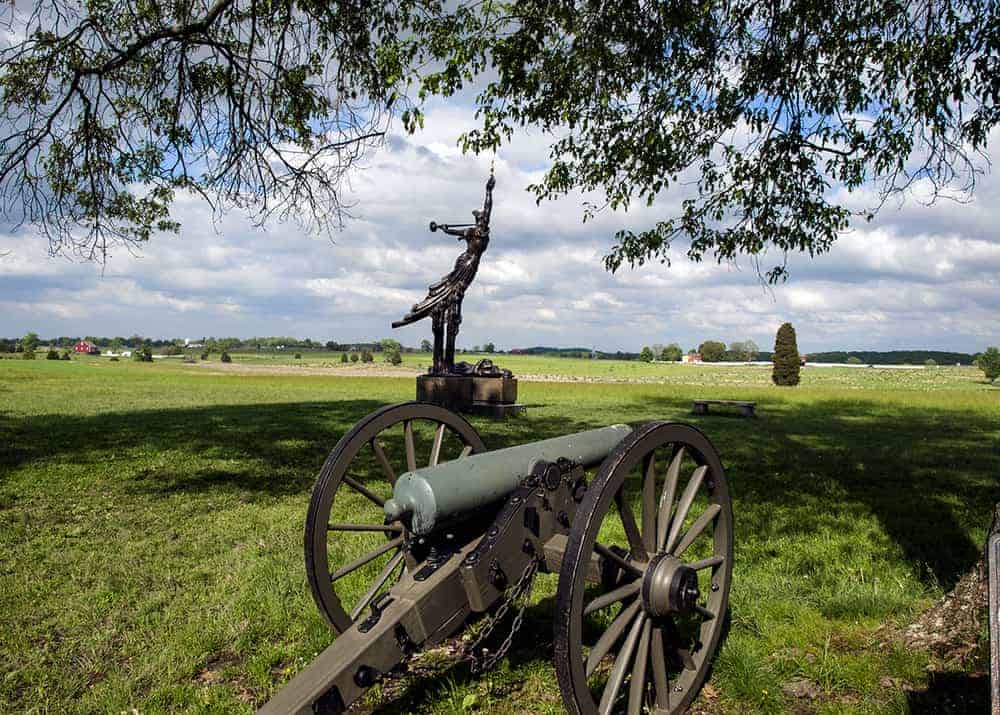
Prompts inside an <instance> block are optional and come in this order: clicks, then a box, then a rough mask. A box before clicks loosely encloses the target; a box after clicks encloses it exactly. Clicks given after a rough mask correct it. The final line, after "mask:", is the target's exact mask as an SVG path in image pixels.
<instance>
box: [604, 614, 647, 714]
mask: <svg viewBox="0 0 1000 715" xmlns="http://www.w3.org/2000/svg"><path fill="white" fill-rule="evenodd" d="M645 625H646V614H645V613H640V614H639V617H638V618H636V619H635V623H633V624H632V630H630V631H629V633H628V638H626V639H625V644H624V645H623V646H622V649H621V650H620V651H619V652H618V656H617V657H616V658H615V664H614V665H613V666H612V667H611V675H609V676H608V683H607V685H605V686H604V693H603V694H602V695H601V704H600V705H598V706H597V712H598V713H600V714H601V715H610V713H611V710H612V709H613V708H614V705H615V700H616V699H617V698H618V691H619V690H621V687H622V683H623V682H624V681H625V674H626V673H627V672H628V666H629V663H630V662H631V660H632V655H633V653H635V647H636V645H637V644H638V642H639V637H640V635H641V634H642V631H643V628H644V626H645Z"/></svg>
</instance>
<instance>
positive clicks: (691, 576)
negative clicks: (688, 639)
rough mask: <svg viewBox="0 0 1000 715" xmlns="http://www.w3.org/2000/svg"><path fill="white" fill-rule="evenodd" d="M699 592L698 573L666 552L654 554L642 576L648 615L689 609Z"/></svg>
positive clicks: (643, 597) (645, 607) (643, 603)
mask: <svg viewBox="0 0 1000 715" xmlns="http://www.w3.org/2000/svg"><path fill="white" fill-rule="evenodd" d="M700 596H701V592H700V591H699V590H698V573H697V572H696V571H695V570H694V569H692V568H690V567H689V566H686V565H685V564H684V562H683V561H681V560H680V559H677V558H675V557H673V556H670V555H669V554H660V555H658V556H654V557H653V560H652V561H650V563H649V567H648V568H647V569H646V573H645V574H644V575H643V578H642V607H643V609H644V610H645V611H646V613H648V614H649V615H650V616H653V617H654V618H660V617H663V616H666V615H668V614H671V613H687V612H689V611H691V610H692V609H693V608H694V606H695V604H696V603H697V602H698V598H699V597H700Z"/></svg>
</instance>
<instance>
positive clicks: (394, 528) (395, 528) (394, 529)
mask: <svg viewBox="0 0 1000 715" xmlns="http://www.w3.org/2000/svg"><path fill="white" fill-rule="evenodd" d="M326 529H327V531H384V532H386V533H390V534H400V533H402V532H403V527H402V526H400V525H399V524H345V523H343V522H335V523H333V524H327V525H326Z"/></svg>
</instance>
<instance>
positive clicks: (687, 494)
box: [663, 466, 708, 553]
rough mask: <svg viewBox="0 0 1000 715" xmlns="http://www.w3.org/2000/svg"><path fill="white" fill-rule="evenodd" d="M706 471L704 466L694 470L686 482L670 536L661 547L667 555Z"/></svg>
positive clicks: (671, 526)
mask: <svg viewBox="0 0 1000 715" xmlns="http://www.w3.org/2000/svg"><path fill="white" fill-rule="evenodd" d="M707 471H708V467H705V466H701V467H698V468H697V469H696V470H694V472H693V473H692V474H691V481H690V482H688V484H687V486H686V487H685V488H684V493H683V494H681V499H680V501H679V502H677V512H676V513H675V514H674V518H673V521H672V522H671V524H670V535H669V536H667V541H666V543H665V544H664V545H663V550H664V551H666V552H667V553H670V551H671V549H673V547H674V544H675V543H676V542H677V537H678V536H680V533H681V529H682V528H683V527H684V520H685V519H686V518H687V515H688V511H690V510H691V505H692V504H693V503H694V498H695V497H696V496H698V489H699V488H700V487H701V480H702V479H704V477H705V473H706V472H707Z"/></svg>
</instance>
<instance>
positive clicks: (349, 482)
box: [344, 474, 385, 507]
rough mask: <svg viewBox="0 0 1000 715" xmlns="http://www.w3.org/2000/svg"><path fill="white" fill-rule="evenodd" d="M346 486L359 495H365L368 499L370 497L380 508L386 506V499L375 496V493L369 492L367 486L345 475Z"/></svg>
mask: <svg viewBox="0 0 1000 715" xmlns="http://www.w3.org/2000/svg"><path fill="white" fill-rule="evenodd" d="M344 484H347V485H348V486H349V487H351V489H353V490H354V491H356V492H358V493H359V494H364V495H365V496H366V497H368V498H369V499H371V500H372V501H373V502H375V503H376V504H378V505H379V506H380V507H384V506H385V499H383V498H382V497H380V496H378V495H377V494H374V493H373V492H371V491H369V490H368V488H367V487H366V486H364V485H363V484H361V483H359V482H358V481H357V480H355V479H354V478H353V477H349V476H347V475H346V474H345V475H344Z"/></svg>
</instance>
